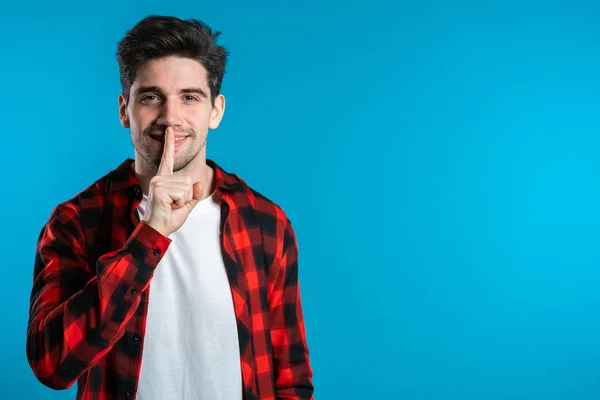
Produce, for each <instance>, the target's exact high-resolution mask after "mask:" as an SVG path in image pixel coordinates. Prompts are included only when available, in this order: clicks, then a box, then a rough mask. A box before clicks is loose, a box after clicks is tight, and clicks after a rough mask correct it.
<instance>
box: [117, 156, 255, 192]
mask: <svg viewBox="0 0 600 400" xmlns="http://www.w3.org/2000/svg"><path fill="white" fill-rule="evenodd" d="M133 161H134V160H133V159H131V158H128V159H126V160H125V161H123V163H121V165H119V166H118V167H117V168H115V169H114V170H112V171H111V172H110V174H109V175H110V177H109V180H110V183H109V185H110V189H109V191H110V192H118V191H121V190H125V189H127V188H130V187H139V186H140V183H139V181H138V179H137V178H136V176H135V171H134V169H133ZM206 164H207V165H208V166H210V167H211V168H212V169H213V170H214V171H215V175H214V177H215V183H216V188H217V189H220V190H224V191H233V192H244V191H245V188H244V185H243V184H242V183H241V182H240V179H239V178H238V177H237V176H236V175H234V174H230V173H228V172H226V171H225V170H223V169H222V168H221V167H219V165H217V163H216V162H214V161H213V160H210V159H206Z"/></svg>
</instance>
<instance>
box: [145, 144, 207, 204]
mask: <svg viewBox="0 0 600 400" xmlns="http://www.w3.org/2000/svg"><path fill="white" fill-rule="evenodd" d="M133 169H134V172H135V176H136V178H137V180H138V181H139V182H140V186H141V188H142V193H144V194H145V195H146V196H147V195H148V192H149V190H150V180H151V179H152V178H153V177H154V176H155V175H156V170H155V169H153V168H152V167H151V166H149V165H148V164H147V163H146V162H145V161H144V159H143V158H141V157H138V156H137V154H136V158H135V161H134V162H133ZM173 175H178V176H190V177H191V178H192V181H193V182H194V183H195V182H200V183H202V199H205V198H207V197H208V196H210V195H211V194H212V192H213V191H214V190H215V172H214V171H213V169H212V168H211V167H209V166H208V165H207V164H206V156H202V155H200V154H198V155H197V156H196V158H195V159H194V160H193V161H192V162H190V163H189V164H188V165H187V166H186V167H185V168H184V169H182V170H179V171H177V172H174V173H173Z"/></svg>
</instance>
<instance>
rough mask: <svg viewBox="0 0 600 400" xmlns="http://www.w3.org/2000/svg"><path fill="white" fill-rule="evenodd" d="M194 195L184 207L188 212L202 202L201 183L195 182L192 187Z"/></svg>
mask: <svg viewBox="0 0 600 400" xmlns="http://www.w3.org/2000/svg"><path fill="white" fill-rule="evenodd" d="M193 191H194V195H193V197H192V200H190V201H189V202H188V203H187V204H186V205H187V206H189V208H190V210H191V209H192V208H194V207H195V206H196V204H198V203H199V202H200V200H202V183H200V182H196V183H194V186H193Z"/></svg>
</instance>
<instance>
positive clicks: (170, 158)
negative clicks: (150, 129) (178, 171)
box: [158, 127, 175, 175]
mask: <svg viewBox="0 0 600 400" xmlns="http://www.w3.org/2000/svg"><path fill="white" fill-rule="evenodd" d="M174 163H175V133H174V132H173V129H172V128H170V127H167V129H166V130H165V146H164V147H163V153H162V159H161V160H160V165H159V166H158V175H173V164H174Z"/></svg>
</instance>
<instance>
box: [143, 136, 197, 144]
mask: <svg viewBox="0 0 600 400" xmlns="http://www.w3.org/2000/svg"><path fill="white" fill-rule="evenodd" d="M150 137H151V138H152V139H153V140H156V141H157V142H160V143H164V142H165V135H150ZM188 137H189V136H175V143H180V142H183V141H184V140H185V139H187V138H188Z"/></svg>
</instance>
